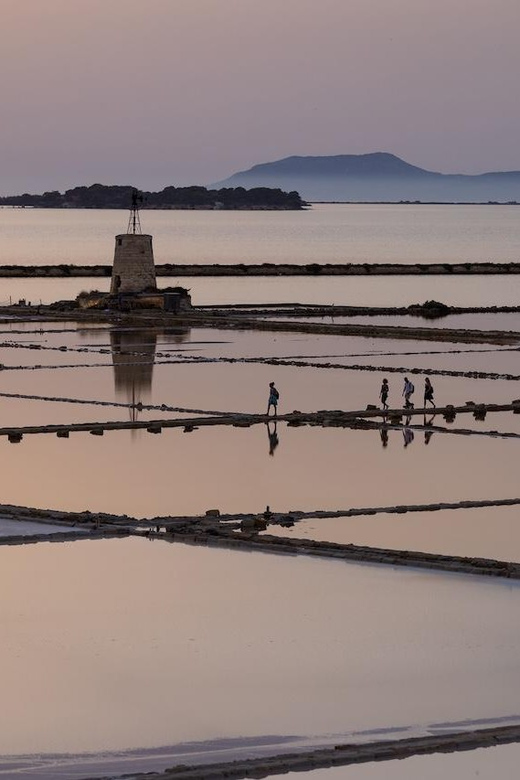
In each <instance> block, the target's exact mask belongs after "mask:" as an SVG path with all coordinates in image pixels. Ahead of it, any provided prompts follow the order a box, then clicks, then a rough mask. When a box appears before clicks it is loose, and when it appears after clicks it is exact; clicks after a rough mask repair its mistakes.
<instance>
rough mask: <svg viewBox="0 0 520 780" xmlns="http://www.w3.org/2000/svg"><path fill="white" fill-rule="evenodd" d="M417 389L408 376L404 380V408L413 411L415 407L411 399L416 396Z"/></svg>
mask: <svg viewBox="0 0 520 780" xmlns="http://www.w3.org/2000/svg"><path fill="white" fill-rule="evenodd" d="M414 391H415V387H414V386H413V383H412V382H410V380H409V379H408V377H407V376H405V378H404V387H403V393H402V394H403V395H404V408H405V409H413V408H414V405H413V403H412V402H411V401H410V398H411V397H412V395H413V394H414Z"/></svg>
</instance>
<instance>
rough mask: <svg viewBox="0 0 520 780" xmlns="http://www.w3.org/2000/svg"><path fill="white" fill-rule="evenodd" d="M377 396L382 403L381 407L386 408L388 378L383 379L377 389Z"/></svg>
mask: <svg viewBox="0 0 520 780" xmlns="http://www.w3.org/2000/svg"><path fill="white" fill-rule="evenodd" d="M379 398H380V399H381V403H382V404H383V409H388V404H387V402H386V401H387V399H388V379H383V384H382V385H381V390H380V391H379Z"/></svg>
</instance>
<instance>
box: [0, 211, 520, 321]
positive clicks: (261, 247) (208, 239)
mask: <svg viewBox="0 0 520 780" xmlns="http://www.w3.org/2000/svg"><path fill="white" fill-rule="evenodd" d="M141 222H142V228H143V232H147V233H151V234H152V235H153V239H154V253H155V261H156V263H158V264H160V263H193V264H200V263H245V264H251V263H296V264H298V263H301V264H302V265H305V264H308V263H376V262H377V263H432V262H440V263H455V262H470V261H471V262H489V261H493V262H515V261H516V262H518V261H519V260H520V209H519V208H518V207H515V206H475V205H473V206H454V205H422V206H419V205H391V204H383V205H372V204H365V205H357V204H356V205H350V204H317V205H314V206H313V207H312V208H311V209H309V210H306V211H262V212H258V211H252V212H251V211H144V212H142V214H141ZM126 228H127V212H125V211H119V210H110V211H106V210H76V209H70V210H65V209H45V210H44V209H7V208H4V209H0V265H11V264H19V265H47V264H54V263H72V264H78V265H79V264H83V265H94V264H110V263H111V262H112V259H113V251H114V237H115V235H116V234H118V233H124V232H126ZM160 284H162V285H164V286H166V285H175V284H182V285H183V286H186V287H189V288H190V289H191V292H192V298H193V302H194V303H195V304H197V305H202V304H222V303H269V302H272V303H296V302H301V303H319V304H326V303H335V304H346V305H347V304H364V305H373V306H386V305H395V306H400V305H409V304H410V303H422V302H424V301H425V300H431V299H432V298H434V299H436V300H440V301H443V302H445V303H448V304H451V305H460V306H471V305H475V306H488V305H493V304H496V305H513V304H515V303H518V300H519V298H520V280H518V279H517V277H514V278H511V277H487V276H484V277H479V276H472V277H460V276H459V277H454V278H452V277H446V276H433V277H432V276H429V277H427V278H422V277H398V278H392V277H376V278H373V279H372V278H368V279H366V278H357V277H354V278H352V277H350V278H349V277H339V278H334V277H333V278H330V277H328V278H327V277H325V278H306V277H303V278H298V277H290V278H287V277H285V278H284V277H282V278H279V279H278V278H273V277H267V278H255V279H242V278H238V279H237V278H217V279H214V278H213V279H212V278H209V279H200V278H196V277H195V278H191V279H188V278H185V277H178V278H171V279H162V280H161V281H160ZM108 286H109V280H108V279H88V278H86V279H0V303H6V302H9V300H11V301H17V300H19V299H20V298H25V299H26V300H28V301H32V302H33V303H34V302H39V301H42V302H43V303H49V302H52V301H54V300H61V299H70V298H74V297H75V296H76V295H77V294H78V293H79V292H80V291H81V290H91V289H98V290H101V291H107V290H108Z"/></svg>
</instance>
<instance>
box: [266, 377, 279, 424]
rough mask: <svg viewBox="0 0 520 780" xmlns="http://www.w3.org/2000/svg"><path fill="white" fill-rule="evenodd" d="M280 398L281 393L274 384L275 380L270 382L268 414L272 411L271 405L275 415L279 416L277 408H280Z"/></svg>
mask: <svg viewBox="0 0 520 780" xmlns="http://www.w3.org/2000/svg"><path fill="white" fill-rule="evenodd" d="M279 398H280V393H279V392H278V390H277V389H276V387H275V386H274V382H269V401H268V403H267V414H269V412H270V411H271V406H272V407H273V409H274V416H275V417H276V416H277V413H278V412H277V408H278V399H279Z"/></svg>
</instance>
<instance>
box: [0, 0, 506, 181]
mask: <svg viewBox="0 0 520 780" xmlns="http://www.w3.org/2000/svg"><path fill="white" fill-rule="evenodd" d="M0 12H1V13H0V96H1V108H2V114H1V116H2V121H1V124H0V139H1V146H0V149H1V165H0V171H1V174H2V176H1V179H0V191H1V192H3V193H18V192H23V191H33V192H36V191H42V190H43V189H65V188H67V187H70V186H74V185H76V184H91V183H93V182H96V181H100V182H102V183H105V184H110V183H120V184H123V183H125V184H130V183H131V184H135V185H136V186H139V187H143V188H147V189H148V188H153V189H155V188H160V187H163V186H165V185H167V184H179V185H180V184H188V183H201V184H206V183H210V182H212V181H216V180H218V179H221V178H224V177H226V176H228V175H230V174H231V173H233V172H235V171H237V170H241V169H243V168H247V167H250V166H251V165H253V164H255V163H257V162H266V161H269V160H274V159H279V158H281V157H286V156H288V155H291V154H300V155H322V154H349V153H352V154H360V153H365V152H371V151H388V152H393V153H395V154H397V155H399V156H400V157H403V158H404V159H406V160H407V161H408V162H411V163H414V164H416V165H419V166H421V167H425V168H428V169H430V170H437V171H442V172H462V173H479V172H482V171H489V170H510V169H516V170H519V169H520V145H519V138H520V100H519V98H518V73H519V71H520V53H519V52H520V46H519V44H518V36H519V29H520V0H0Z"/></svg>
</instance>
